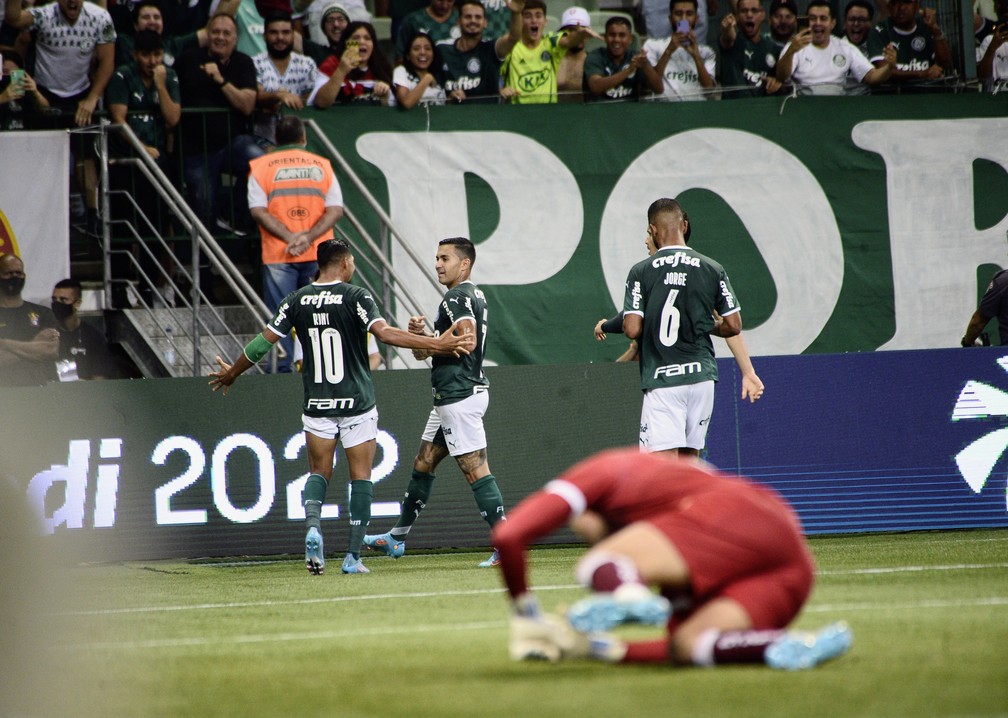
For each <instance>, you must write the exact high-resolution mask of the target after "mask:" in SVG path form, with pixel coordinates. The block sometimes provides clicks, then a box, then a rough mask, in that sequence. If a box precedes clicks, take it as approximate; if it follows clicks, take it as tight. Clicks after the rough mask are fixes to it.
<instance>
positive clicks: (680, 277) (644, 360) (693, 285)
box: [623, 199, 742, 454]
mask: <svg viewBox="0 0 1008 718" xmlns="http://www.w3.org/2000/svg"><path fill="white" fill-rule="evenodd" d="M687 221H688V220H686V219H685V218H684V214H683V210H682V207H680V206H679V203H678V202H676V201H675V200H674V199H659V200H656V201H655V202H653V203H652V204H651V207H650V208H649V209H648V234H649V235H650V236H651V238H652V240H653V241H654V244H655V246H656V247H657V251H656V252H655V254H654V255H653V256H651V257H648V258H647V259H645V260H644V261H642V262H638V263H637V264H635V265H634V266H633V267H632V268H631V269H630V273H629V275H628V276H627V283H626V294H625V295H624V299H623V312H624V314H623V329H624V332H625V333H626V335H627V336H628V337H629V338H631V339H636V340H637V344H638V346H639V347H640V372H641V388H642V389H643V390H644V404H643V408H642V410H641V427H640V445H641V448H642V449H644V450H646V451H669V450H676V451H677V452H678V453H680V454H699V452H700V449H702V448H703V447H704V443H705V440H706V436H707V425H708V423H709V421H710V417H711V411H712V410H713V407H714V382H716V381H717V362H716V361H715V359H714V346H713V344H712V343H711V339H710V335H711V334H717V335H718V336H722V337H730V336H734V335H736V334H738V333H739V332H740V331H741V330H742V318H741V314H740V312H739V306H738V303H737V302H736V300H735V294H734V292H733V291H732V287H731V282H729V280H728V275H727V273H726V272H725V270H724V268H723V267H722V266H721V265H720V264H718V263H717V262H715V261H714V260H713V259H710V258H709V257H705V256H704V255H702V254H700V253H699V252H697V251H696V250H694V249H691V248H690V247H688V246H687V245H686V240H685V233H686V230H687V227H688V225H687ZM715 312H716V313H717V315H718V316H715Z"/></svg>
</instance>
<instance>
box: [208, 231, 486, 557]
mask: <svg viewBox="0 0 1008 718" xmlns="http://www.w3.org/2000/svg"><path fill="white" fill-rule="evenodd" d="M318 264H319V276H318V279H316V280H315V281H314V282H313V283H312V284H309V285H308V286H306V287H302V288H301V289H298V290H296V291H294V292H291V293H290V294H288V295H287V297H286V298H285V299H284V300H283V301H282V302H281V303H280V307H279V308H278V309H277V313H276V315H275V316H274V317H273V319H272V320H271V321H270V323H269V324H268V325H267V326H266V328H265V329H264V330H263V331H262V333H261V334H259V336H257V337H256V338H255V339H253V340H252V341H251V342H249V344H248V345H247V346H246V347H245V351H244V352H243V353H242V354H241V355H240V356H239V357H238V358H237V359H236V360H235V362H234V364H231V365H229V364H227V363H226V362H224V360H222V359H221V358H220V357H217V363H218V364H219V365H220V369H219V370H218V371H215V372H212V373H211V374H210V376H211V377H212V378H211V380H210V386H211V387H212V388H213V390H214V391H217V390H218V389H223V390H224V393H225V394H227V391H228V387H230V386H231V384H233V383H234V381H235V380H236V379H237V378H238V376H239V375H240V374H241V373H242V372H244V371H245V370H246V369H249V368H250V367H251V366H253V365H254V364H255V363H256V362H258V361H259V360H260V359H261V358H262V357H263V356H265V355H266V354H267V353H268V352H269V350H270V349H271V348H272V346H273V345H274V344H275V343H276V342H277V341H278V340H280V338H282V337H285V336H287V335H289V334H290V332H291V331H292V330H296V332H297V336H298V341H300V342H301V345H302V348H303V350H304V363H303V365H302V367H301V376H302V380H303V382H304V415H303V416H302V423H303V426H304V432H305V440H306V445H307V451H308V467H309V470H310V472H311V474H310V475H309V477H308V480H307V482H306V483H305V488H304V508H305V519H306V524H307V526H308V533H307V536H306V537H305V565H306V566H307V568H308V571H309V572H311V573H313V574H316V575H318V574H321V573H322V572H323V571H324V570H325V553H324V550H323V544H322V531H321V518H322V503H323V501H325V495H326V489H327V488H328V486H329V479H330V477H331V476H332V470H333V454H334V453H335V451H336V444H337V442H338V441H339V442H342V444H343V451H344V453H345V454H346V458H347V467H348V469H349V472H350V540H349V545H348V548H347V555H346V558H345V559H344V561H343V573H368V569H367V568H366V567H365V566H364V564H363V563H362V562H361V560H360V546H361V540H362V539H363V538H364V533H365V531H366V530H367V526H368V522H369V521H370V520H371V466H372V465H373V464H374V457H375V449H376V446H377V442H376V437H377V434H378V411H377V409H376V407H375V397H374V385H373V384H372V382H371V368H370V365H369V362H368V351H367V334H368V332H371V334H373V335H374V336H375V337H376V338H377V339H378V340H380V341H382V342H384V343H386V344H391V345H393V346H398V347H404V348H407V349H423V350H428V351H436V352H441V353H444V354H445V355H446V356H456V357H457V356H463V355H465V354H467V353H468V352H469V351H470V349H472V347H473V336H472V334H471V333H468V332H467V329H466V328H464V327H461V326H460V325H459V324H457V323H455V324H452V325H450V326H448V327H445V330H444V331H443V332H441V334H440V335H439V336H438V337H426V336H419V335H416V334H411V333H408V332H404V331H403V330H401V329H396V328H394V327H390V326H389V325H388V324H386V323H385V320H384V319H383V318H382V316H381V314H380V312H379V311H378V307H377V306H376V305H375V302H374V299H372V297H371V294H370V293H369V292H368V291H367V290H365V289H362V288H360V287H357V286H355V285H353V284H350V280H351V279H352V278H353V274H354V269H355V266H354V257H353V254H352V253H351V251H350V247H349V246H348V245H347V244H346V243H345V242H342V241H339V240H335V239H329V240H326V241H324V242H322V243H321V244H320V245H319V246H318Z"/></svg>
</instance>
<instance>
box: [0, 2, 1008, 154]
mask: <svg viewBox="0 0 1008 718" xmlns="http://www.w3.org/2000/svg"><path fill="white" fill-rule="evenodd" d="M556 1H557V2H562V3H563V4H562V11H561V12H557V14H556V15H551V14H550V4H549V3H548V2H547V1H546V0H509V1H508V2H507V3H506V4H504V3H502V2H500V1H499V0H498V2H496V3H495V2H492V1H490V0H488V2H486V3H483V2H478V1H476V2H469V1H467V0H458V1H457V2H453V1H452V0H430V4H428V5H425V6H421V7H415V9H412V10H411V11H410V12H404V8H408V7H409V2H408V1H407V0H400V1H399V2H395V1H393V2H391V3H389V2H387V0H378V2H376V3H372V10H373V11H374V12H375V13H376V15H375V16H372V14H371V11H369V9H368V8H366V7H365V6H364V5H363V3H361V1H360V0H346V1H345V2H344V4H340V3H336V2H331V3H327V2H326V0H314V2H310V3H309V2H308V1H307V0H294V1H293V3H292V2H291V0H200V1H199V2H197V3H195V4H193V3H190V4H188V5H185V4H179V3H177V2H173V1H172V0H112V2H114V4H111V3H110V2H109V0H101V1H100V2H99V3H93V2H90V1H85V0H54V1H53V2H50V3H48V4H38V5H36V4H34V3H33V2H32V0H5V2H4V5H3V10H4V13H3V15H4V18H3V27H2V29H0V53H2V55H3V59H4V73H3V82H2V84H0V121H2V125H0V126H2V127H3V128H4V129H14V128H21V127H27V128H31V127H39V126H51V125H52V124H53V123H54V122H59V121H60V120H58V119H56V118H57V117H62V118H63V121H64V122H65V123H67V124H76V125H79V126H84V125H86V124H88V123H89V122H91V121H92V115H93V113H94V112H95V111H96V110H98V109H99V108H101V107H102V104H103V102H104V106H105V107H106V109H109V110H111V106H112V105H114V104H119V102H118V101H119V100H122V99H123V98H122V95H121V94H120V92H119V89H121V85H122V83H123V82H125V83H126V84H127V85H128V84H130V83H131V82H137V81H139V82H142V84H143V85H144V86H145V87H146V88H148V89H150V88H151V87H152V80H153V86H154V87H155V88H158V89H159V88H160V85H161V83H162V79H161V78H162V77H163V78H164V80H163V84H164V85H165V86H166V88H167V89H166V92H167V96H168V97H169V98H171V99H173V100H174V102H175V103H178V102H180V100H181V104H182V106H183V107H186V108H189V107H192V108H209V107H220V108H223V109H228V110H231V111H232V115H233V116H232V117H231V122H232V129H231V134H232V135H234V136H237V135H241V134H249V135H250V136H252V137H253V138H255V141H256V144H257V145H259V146H260V147H265V148H268V147H269V146H270V145H271V144H272V140H273V137H272V128H273V127H274V126H275V122H276V117H277V115H278V114H279V113H280V112H282V111H284V110H298V109H301V108H302V107H304V106H305V105H314V106H316V107H320V108H327V107H331V106H333V105H343V104H373V105H380V106H390V107H398V108H400V109H405V110H408V109H411V108H413V107H416V106H417V105H419V104H425V103H430V104H445V103H463V102H468V101H482V102H487V101H489V102H511V103H554V102H569V101H577V102H582V101H583V102H593V101H628V100H647V101H683V100H703V99H721V98H724V99H737V98H741V97H748V96H754V95H765V94H779V93H786V92H789V91H790V88H791V87H796V88H797V89H798V90H799V91H802V92H812V93H829V94H841V93H848V94H862V93H864V92H865V88H864V87H863V86H862V83H863V82H865V76H866V75H869V73H871V70H872V69H876V68H878V69H884V68H887V67H888V68H889V69H888V70H886V71H885V72H882V73H873V74H872V75H870V77H871V79H870V80H868V82H869V84H875V85H876V86H877V87H875V88H874V90H873V91H876V92H893V91H900V90H903V91H905V90H906V88H907V87H908V86H918V87H919V86H920V85H922V84H928V83H931V84H934V83H940V82H941V81H943V80H948V79H950V78H958V77H959V76H960V75H961V72H960V69H961V68H957V67H956V66H955V62H954V60H953V56H952V53H951V51H950V46H949V44H948V41H947V39H946V30H945V28H943V27H942V26H941V25H940V23H939V20H938V16H937V13H936V11H935V9H934V8H933V7H922V3H921V2H920V0H849V1H848V2H846V3H844V0H769V2H767V1H766V0H729V2H730V5H729V6H727V7H724V8H720V13H718V14H715V13H716V12H718V11H719V3H718V2H716V1H712V2H707V1H706V0H671V1H668V0H650V1H649V0H645V2H643V3H642V4H641V6H640V8H639V10H640V12H639V14H638V15H637V16H636V17H635V16H633V15H631V14H629V13H624V12H618V11H613V12H603V11H595V10H593V9H592V8H593V4H594V0H590V1H589V2H586V3H585V4H586V5H588V6H589V7H580V6H568V4H567V3H566V2H565V1H564V0H556ZM415 3H416V0H413V5H414V6H415ZM656 4H660V5H661V6H662V9H665V8H666V6H667V14H664V13H660V12H658V13H656V12H655V9H654V7H653V6H654V5H656ZM106 5H108V6H107V7H106ZM981 9H982V10H984V11H986V12H987V16H985V15H983V14H981V12H980V11H981ZM225 16H226V18H227V19H224V18H225ZM375 17H378V18H381V19H383V20H384V19H388V20H390V21H391V22H386V23H381V24H380V25H379V24H377V23H376V22H375ZM718 18H720V19H718ZM1006 21H1008V5H1006V3H1005V2H1004V0H997V2H995V3H994V7H993V8H986V6H985V7H984V8H980V7H979V4H978V8H977V12H976V13H975V15H974V30H975V32H976V35H975V42H976V45H975V54H976V63H977V67H978V73H979V77H980V78H981V79H994V80H1004V79H1006V78H1008V55H1006V53H1008V50H1006V49H1005V41H1006V40H1008V23H1006ZM593 25H594V26H593ZM376 26H380V27H382V28H383V34H384V35H385V36H383V37H380V36H379V33H378V30H376ZM384 28H390V29H389V30H387V31H385V30H384ZM953 29H954V28H953ZM147 33H153V34H154V35H156V36H157V39H156V40H155V39H154V38H153V36H147V37H144V36H145V35H147ZM138 37H140V38H142V40H143V41H142V42H141V43H140V44H139V45H138V44H137V39H138ZM904 38H910V41H909V42H902V40H903V39H904ZM890 43H892V44H893V46H894V49H895V50H896V53H895V57H892V58H887V56H886V52H885V49H886V47H887V46H888V45H889V44H890ZM838 53H839V54H840V55H842V56H844V57H845V62H843V63H836V62H834V61H833V59H834V58H835V57H837V56H838ZM141 58H144V59H141ZM822 58H826V60H825V61H820V60H821V59H822ZM210 60H213V61H214V62H213V63H211V62H209V61H210ZM145 63H146V64H147V65H150V66H151V67H152V68H153V67H161V66H163V67H164V69H159V70H158V71H157V72H156V73H154V77H153V78H152V77H149V76H148V74H149V73H147V74H145V71H144V70H143V66H144V64H145ZM194 64H195V66H196V70H198V71H199V72H198V73H195V74H194V73H193V72H192V66H193V65H194ZM210 64H213V65H215V67H214V68H213V69H211V68H210V67H209V65H210ZM221 70H226V71H225V72H222V71H221ZM151 72H153V70H151ZM134 75H137V76H138V77H134ZM201 80H204V81H203V82H201ZM206 80H209V81H210V83H212V84H208V83H207V82H206ZM187 85H189V86H188V87H187ZM117 86H120V87H119V88H118V89H117ZM229 88H231V89H229ZM239 90H242V91H243V92H238V91H239ZM246 90H247V91H248V92H244V91H246ZM215 91H216V92H215ZM140 94H141V95H142V94H145V93H140ZM127 99H128V100H129V101H128V102H127V103H126V104H127V109H128V110H129V111H130V113H141V112H142V110H144V109H145V107H146V106H145V107H141V106H136V107H134V106H132V104H133V101H132V100H131V99H130V96H127ZM145 99H146V100H148V101H149V100H151V99H152V98H150V97H148V98H145ZM160 99H161V101H162V102H163V101H164V100H165V97H164V96H162V97H161V98H160ZM137 103H142V101H137ZM148 105H149V102H148ZM146 109H150V108H149V107H146ZM70 118H72V122H71V119H70ZM162 119H163V121H164V124H165V126H166V128H167V129H168V130H170V129H171V128H172V127H173V126H174V125H175V124H177V122H178V119H177V117H169V116H167V114H166V116H165V117H163V118H162ZM132 121H134V120H133V115H132V114H131V122H132ZM196 122H197V121H196V120H193V124H195V123H196ZM183 125H185V123H184V122H183ZM184 133H185V131H184V130H183V134H184ZM149 146H150V147H152V148H155V149H160V148H158V147H157V146H156V144H151V145H149ZM193 149H196V148H192V147H190V148H188V149H186V150H185V151H187V152H189V151H192V150H193ZM199 149H200V150H202V148H199Z"/></svg>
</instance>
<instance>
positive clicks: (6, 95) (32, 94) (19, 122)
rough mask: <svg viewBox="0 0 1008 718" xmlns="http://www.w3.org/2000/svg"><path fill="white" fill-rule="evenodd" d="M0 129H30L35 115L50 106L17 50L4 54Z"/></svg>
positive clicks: (0, 99)
mask: <svg viewBox="0 0 1008 718" xmlns="http://www.w3.org/2000/svg"><path fill="white" fill-rule="evenodd" d="M0 88H2V89H0V130H23V129H27V128H30V126H31V120H30V117H31V115H32V114H34V113H37V112H39V111H40V110H44V109H45V108H47V107H49V101H48V100H46V98H45V95H43V94H42V93H41V92H39V89H38V85H36V84H35V80H34V79H33V78H32V76H31V75H29V74H28V73H27V72H25V70H24V61H23V60H22V59H21V56H20V55H18V54H17V53H16V52H12V51H10V50H6V51H5V52H4V54H3V77H2V78H0Z"/></svg>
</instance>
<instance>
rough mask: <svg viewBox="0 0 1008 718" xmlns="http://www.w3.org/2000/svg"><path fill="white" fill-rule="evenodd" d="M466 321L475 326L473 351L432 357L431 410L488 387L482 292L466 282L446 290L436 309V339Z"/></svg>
mask: <svg viewBox="0 0 1008 718" xmlns="http://www.w3.org/2000/svg"><path fill="white" fill-rule="evenodd" d="M465 318H469V319H472V320H473V321H474V322H475V323H476V347H475V348H474V349H473V350H472V351H471V352H470V353H469V354H467V355H465V356H461V357H457V358H456V357H452V356H448V357H432V359H431V363H432V365H433V367H432V368H431V387H432V389H433V391H434V406H443V405H445V404H454V403H455V402H457V401H462V400H463V399H465V398H466V397H469V396H472V395H473V394H474V393H476V391H477V388H476V387H483V388H484V389H485V388H486V387H489V386H490V382H488V381H487V378H486V376H484V374H483V356H484V352H486V335H487V303H486V297H485V296H483V292H481V291H480V290H479V287H477V286H476V285H475V284H473V283H472V282H469V281H466V282H462V283H461V284H459V285H457V286H455V287H452V288H451V289H449V290H448V291H447V292H446V293H445V295H444V298H443V299H442V300H441V304H440V306H439V307H438V313H437V318H436V319H435V320H434V331H435V333H436V334H437V335H438V336H440V335H441V332H446V331H448V330H449V329H450V328H451V325H452V324H454V323H455V322H457V321H458V320H460V319H465Z"/></svg>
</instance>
